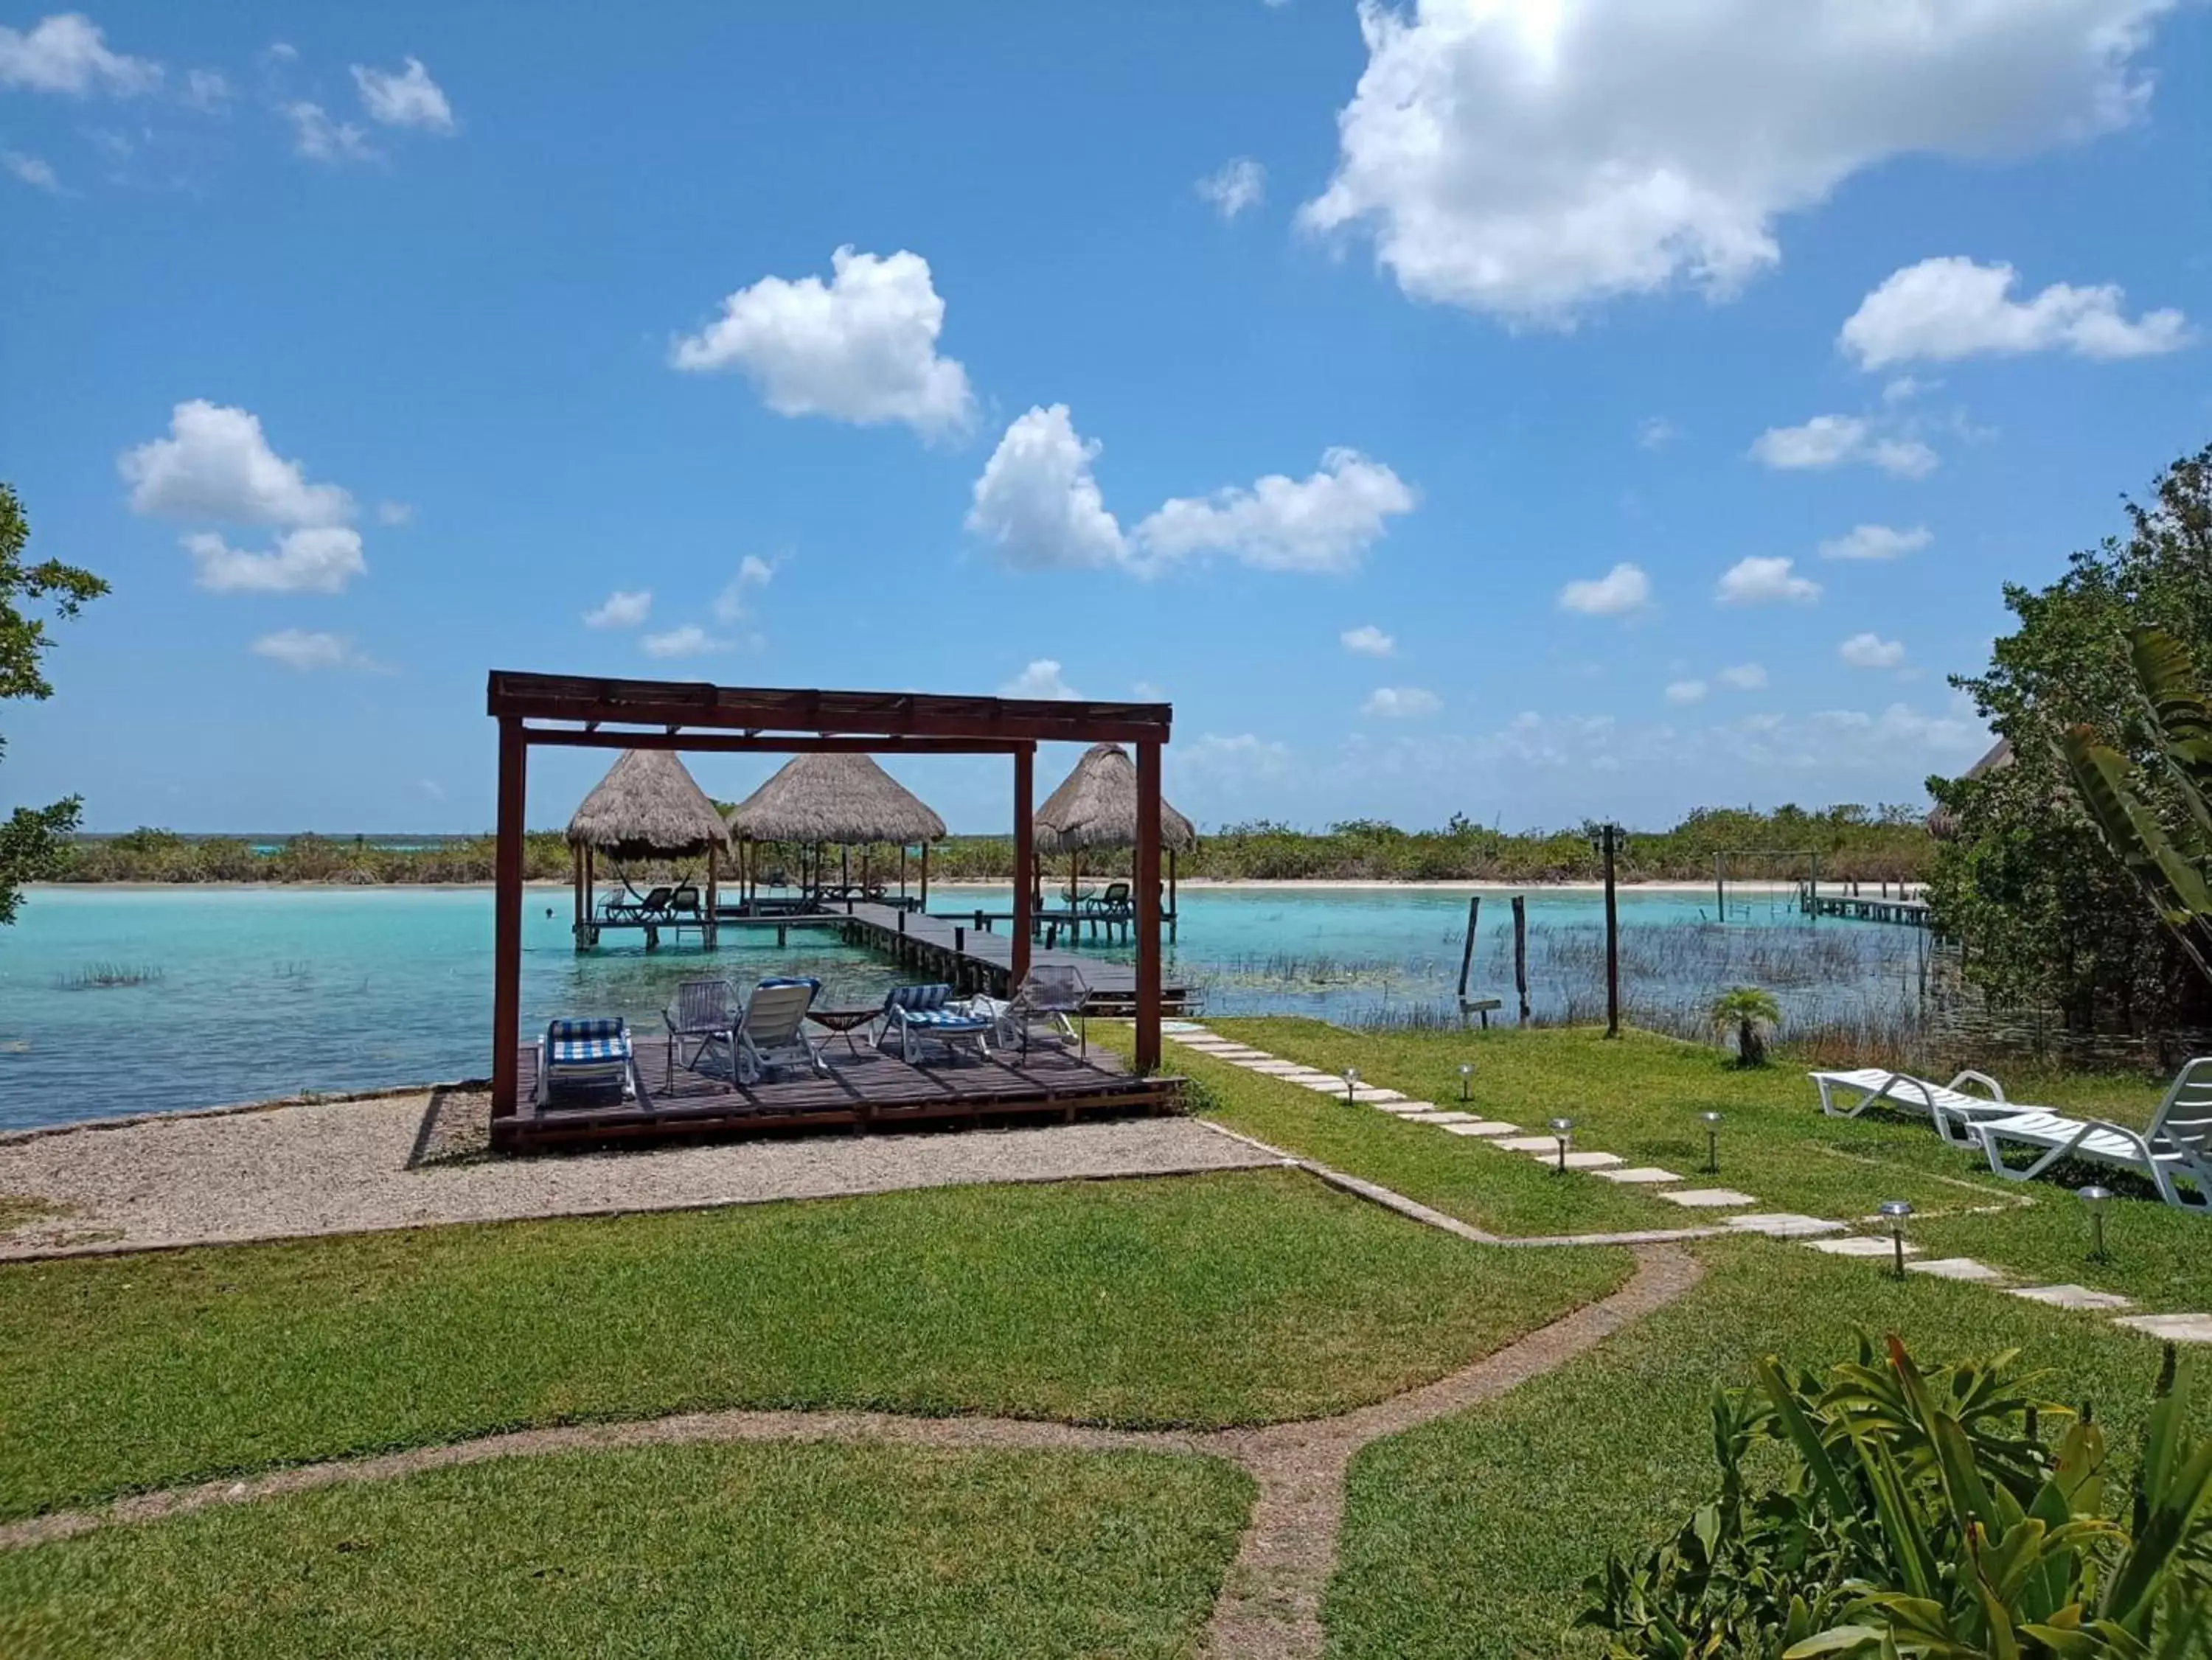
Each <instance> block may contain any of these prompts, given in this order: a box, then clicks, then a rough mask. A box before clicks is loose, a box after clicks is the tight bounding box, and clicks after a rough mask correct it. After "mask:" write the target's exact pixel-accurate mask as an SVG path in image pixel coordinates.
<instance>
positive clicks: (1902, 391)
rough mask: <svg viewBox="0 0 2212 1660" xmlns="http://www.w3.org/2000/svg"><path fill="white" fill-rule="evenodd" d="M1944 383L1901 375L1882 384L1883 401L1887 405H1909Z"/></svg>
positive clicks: (1915, 376)
mask: <svg viewBox="0 0 2212 1660" xmlns="http://www.w3.org/2000/svg"><path fill="white" fill-rule="evenodd" d="M1942 384H1943V383H1942V381H1940V380H1923V379H1919V378H1918V377H1917V375H1909V374H1901V375H1899V376H1898V377H1897V378H1896V379H1894V380H1889V381H1885V382H1884V383H1883V384H1882V389H1881V401H1882V402H1883V403H1911V401H1912V400H1913V399H1914V398H1916V397H1919V396H1920V394H1921V393H1923V392H1927V391H1934V390H1935V389H1936V387H1938V386H1940V385H1942Z"/></svg>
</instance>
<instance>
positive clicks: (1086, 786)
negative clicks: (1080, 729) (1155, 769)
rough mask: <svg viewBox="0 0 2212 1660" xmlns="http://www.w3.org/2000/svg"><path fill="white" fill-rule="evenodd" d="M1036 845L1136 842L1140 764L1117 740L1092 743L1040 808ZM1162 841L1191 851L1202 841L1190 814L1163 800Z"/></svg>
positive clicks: (1174, 849)
mask: <svg viewBox="0 0 2212 1660" xmlns="http://www.w3.org/2000/svg"><path fill="white" fill-rule="evenodd" d="M1035 823H1036V845H1037V846H1038V847H1039V849H1041V850H1042V851H1045V852H1051V853H1077V852H1084V851H1088V850H1090V849H1091V848H1094V847H1134V846H1135V845H1137V767H1136V763H1135V762H1133V761H1132V760H1130V759H1129V754H1128V751H1127V750H1126V749H1124V748H1121V745H1120V744H1118V743H1094V744H1093V745H1091V748H1089V749H1087V750H1085V752H1084V755H1083V759H1082V760H1079V761H1078V762H1076V763H1075V770H1074V771H1073V772H1070V773H1069V774H1068V775H1067V776H1066V779H1062V780H1061V782H1060V788H1059V789H1057V790H1055V791H1053V792H1052V794H1050V795H1049V796H1048V797H1045V802H1044V805H1043V806H1042V807H1040V808H1038V809H1036V821H1035ZM1160 845H1161V846H1162V847H1163V848H1164V849H1166V850H1167V851H1169V852H1170V853H1187V852H1188V851H1190V850H1191V849H1192V848H1194V847H1195V846H1197V845H1198V832H1197V831H1196V830H1195V829H1194V828H1193V827H1192V826H1191V822H1190V821H1189V820H1188V819H1187V818H1185V817H1184V816H1183V815H1182V814H1180V813H1178V812H1176V809H1174V808H1172V807H1170V806H1169V805H1168V803H1166V802H1165V801H1162V802H1161V803H1160Z"/></svg>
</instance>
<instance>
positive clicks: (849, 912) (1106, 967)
mask: <svg viewBox="0 0 2212 1660" xmlns="http://www.w3.org/2000/svg"><path fill="white" fill-rule="evenodd" d="M981 915H982V918H983V920H984V923H985V924H986V925H985V926H983V927H981V928H977V927H975V925H974V922H973V920H972V918H971V919H969V920H967V921H963V920H962V919H961V918H957V917H933V916H930V915H928V914H927V912H919V911H904V910H901V909H900V908H899V907H897V906H890V905H872V904H866V903H863V902H860V901H858V900H854V901H848V903H846V904H845V905H843V906H840V907H838V908H837V909H836V910H834V911H833V912H831V913H830V914H829V916H828V917H826V918H810V919H809V920H823V921H827V922H829V923H831V924H836V926H837V928H838V930H839V933H840V935H841V936H842V937H843V938H844V940H845V941H846V942H848V943H849V944H853V945H864V946H866V947H868V948H870V949H872V950H874V951H878V952H881V953H882V954H884V955H885V956H887V957H889V958H890V960H892V961H893V962H895V963H896V964H897V965H898V966H900V967H902V968H908V969H913V970H915V971H917V972H921V973H925V974H927V975H929V976H931V977H932V978H936V979H940V980H944V981H945V982H946V983H948V984H951V986H952V987H953V988H954V989H955V990H956V991H963V992H974V991H981V992H985V993H987V994H988V995H989V996H991V997H1009V996H1011V995H1012V990H1013V988H1012V962H1013V939H1012V936H1011V935H1010V934H1006V933H1001V932H1000V931H999V930H997V928H996V927H995V926H993V925H991V924H993V923H994V921H995V918H994V916H993V914H992V913H991V912H982V913H981ZM1048 964H1050V965H1054V966H1059V965H1062V964H1065V965H1068V966H1073V967H1074V968H1075V969H1076V970H1077V971H1078V972H1079V973H1081V974H1082V976H1083V978H1084V981H1085V984H1088V985H1089V986H1090V987H1091V1002H1090V1004H1089V1008H1090V1011H1091V1013H1092V1014H1094V1015H1128V1014H1133V1013H1134V1012H1135V1009H1136V1002H1137V973H1136V970H1135V969H1134V968H1133V967H1131V966H1129V965H1128V964H1127V963H1119V962H1113V961H1109V960H1106V959H1103V958H1100V957H1091V956H1085V955H1084V954H1081V953H1079V952H1074V951H1054V950H1048V949H1045V948H1033V949H1032V950H1031V951H1030V966H1032V967H1042V966H1046V965H1048ZM1191 1003H1192V998H1191V992H1190V989H1189V987H1188V986H1187V985H1185V984H1182V982H1180V981H1173V980H1163V981H1162V983H1161V985H1160V1006H1161V1009H1162V1010H1163V1012H1165V1013H1170V1014H1183V1013H1187V1012H1188V1010H1189V1009H1190V1007H1191Z"/></svg>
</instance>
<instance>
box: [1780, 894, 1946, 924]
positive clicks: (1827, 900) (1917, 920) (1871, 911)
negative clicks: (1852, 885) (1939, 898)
mask: <svg viewBox="0 0 2212 1660" xmlns="http://www.w3.org/2000/svg"><path fill="white" fill-rule="evenodd" d="M1797 908H1798V909H1799V910H1801V911H1802V912H1804V913H1805V914H1806V915H1807V916H1808V917H1844V918H1849V919H1850V920H1851V921H1853V922H1887V923H1896V924H1900V925H1902V926H1904V927H1906V928H1925V927H1927V926H1928V901H1927V900H1908V899H1905V898H1904V897H1902V896H1901V895H1900V896H1899V897H1898V898H1896V899H1891V898H1890V897H1888V896H1887V894H1852V893H1840V894H1824V893H1822V892H1820V890H1819V889H1818V888H1803V887H1800V888H1799V889H1798V892H1797Z"/></svg>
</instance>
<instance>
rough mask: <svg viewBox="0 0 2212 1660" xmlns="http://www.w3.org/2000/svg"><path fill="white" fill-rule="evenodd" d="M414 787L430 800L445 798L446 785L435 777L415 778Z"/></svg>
mask: <svg viewBox="0 0 2212 1660" xmlns="http://www.w3.org/2000/svg"><path fill="white" fill-rule="evenodd" d="M415 787H416V789H417V790H420V791H422V793H423V794H424V795H425V796H428V797H429V798H430V799H431V800H432V801H443V800H445V798H446V786H445V785H442V784H441V783H439V782H438V780H437V779H416V780H415Z"/></svg>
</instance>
